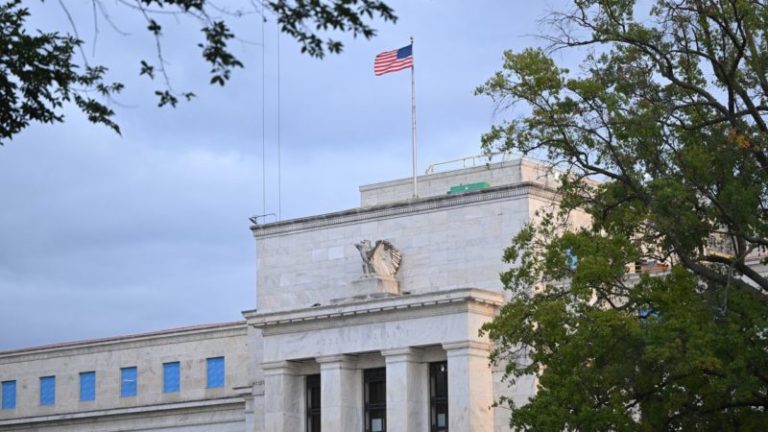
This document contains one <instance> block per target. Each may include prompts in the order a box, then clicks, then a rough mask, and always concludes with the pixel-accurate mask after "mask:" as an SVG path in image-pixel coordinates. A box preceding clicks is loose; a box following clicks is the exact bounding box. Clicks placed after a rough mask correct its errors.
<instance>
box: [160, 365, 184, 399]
mask: <svg viewBox="0 0 768 432" xmlns="http://www.w3.org/2000/svg"><path fill="white" fill-rule="evenodd" d="M179 370H180V365H179V362H170V363H163V393H177V392H178V391H179V388H180V387H181V381H180V379H179Z"/></svg>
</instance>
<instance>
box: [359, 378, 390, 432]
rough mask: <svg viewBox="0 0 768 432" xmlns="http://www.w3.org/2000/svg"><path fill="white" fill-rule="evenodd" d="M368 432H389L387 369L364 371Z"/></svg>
mask: <svg viewBox="0 0 768 432" xmlns="http://www.w3.org/2000/svg"><path fill="white" fill-rule="evenodd" d="M363 384H364V389H365V390H364V402H365V406H364V409H365V411H364V414H365V431H366V432H385V431H386V430H387V369H386V368H376V369H366V370H364V371H363Z"/></svg>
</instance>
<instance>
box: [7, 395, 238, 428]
mask: <svg viewBox="0 0 768 432" xmlns="http://www.w3.org/2000/svg"><path fill="white" fill-rule="evenodd" d="M179 405H181V406H178V407H174V406H166V407H156V406H152V407H143V408H135V409H133V410H131V412H125V411H124V410H123V411H121V410H107V411H98V412H92V413H80V414H78V415H55V416H49V417H44V418H41V417H37V418H30V419H17V420H16V421H14V422H5V423H6V424H5V425H0V431H2V432H17V431H18V432H21V431H24V432H31V431H35V432H37V431H40V432H48V431H51V432H53V431H56V432H118V431H121V432H122V431H125V432H132V431H160V430H162V431H168V432H245V431H246V419H245V403H244V402H242V400H236V399H235V400H227V401H204V402H203V403H200V404H179ZM190 405H192V406H190ZM195 405H196V406H195ZM9 423H10V424H9Z"/></svg>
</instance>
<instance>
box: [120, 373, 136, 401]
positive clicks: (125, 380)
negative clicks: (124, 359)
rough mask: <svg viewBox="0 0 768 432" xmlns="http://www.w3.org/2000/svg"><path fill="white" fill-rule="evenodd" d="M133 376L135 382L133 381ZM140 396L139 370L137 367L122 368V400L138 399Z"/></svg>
mask: <svg viewBox="0 0 768 432" xmlns="http://www.w3.org/2000/svg"><path fill="white" fill-rule="evenodd" d="M131 374H133V380H131V379H130V378H131V376H130V375H131ZM138 394H139V369H138V368H137V367H136V366H128V367H124V368H120V398H121V399H123V398H131V397H136V396H138Z"/></svg>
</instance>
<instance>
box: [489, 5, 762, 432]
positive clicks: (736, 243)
mask: <svg viewBox="0 0 768 432" xmlns="http://www.w3.org/2000/svg"><path fill="white" fill-rule="evenodd" d="M650 3H651V2H648V1H641V2H635V1H633V0H574V1H573V5H572V8H571V9H570V10H569V11H568V12H562V13H556V14H554V15H553V16H552V17H551V22H552V23H554V26H553V33H552V34H551V35H550V36H548V37H547V39H548V40H549V41H550V42H551V47H550V50H542V49H527V50H525V51H523V52H518V53H514V52H506V53H505V54H504V64H503V70H502V71H500V72H498V73H497V74H496V75H495V76H494V77H492V78H491V79H489V80H488V81H487V82H486V83H485V84H484V85H483V86H481V87H479V88H478V90H477V92H478V93H479V94H484V95H488V96H490V97H491V98H493V100H494V101H496V102H497V103H498V104H500V105H501V106H504V107H509V106H512V105H514V104H516V103H520V104H524V105H525V107H526V111H525V112H526V114H524V115H520V116H518V117H515V118H513V119H511V120H509V121H507V122H505V123H503V124H501V125H498V126H496V127H494V128H493V129H492V130H491V132H489V133H488V134H487V135H486V136H485V137H484V141H483V143H484V146H485V147H486V148H488V149H495V148H500V149H507V150H509V149H515V150H518V151H521V152H523V153H525V154H531V153H532V154H534V155H539V156H542V155H543V156H545V157H546V158H547V159H549V160H550V161H552V163H553V164H555V165H557V166H558V167H560V168H561V169H563V170H565V171H566V172H567V174H566V175H564V176H563V177H562V185H561V187H560V189H559V191H558V196H559V200H560V205H559V209H556V210H551V211H547V212H542V214H541V217H540V218H539V219H538V220H537V222H535V223H533V224H531V225H530V226H528V227H527V228H525V229H524V230H523V231H522V232H521V233H520V234H519V235H517V236H516V237H515V239H514V241H513V244H512V246H511V247H510V248H509V249H508V250H507V251H506V253H505V260H506V261H507V262H508V263H510V264H514V266H513V267H512V269H511V270H509V271H508V272H507V273H505V274H504V275H503V277H502V279H503V281H504V283H505V286H506V287H507V289H509V290H510V291H511V292H512V296H511V297H512V300H511V301H510V302H509V303H508V304H506V305H505V306H504V307H503V308H502V311H501V313H500V315H499V316H498V317H497V318H496V319H495V320H494V321H493V322H492V323H490V324H489V325H487V326H486V327H485V331H486V332H487V333H488V334H489V335H490V337H491V338H492V339H493V340H495V341H496V343H497V346H498V349H497V350H496V351H495V352H494V355H493V357H494V360H496V361H501V362H506V364H507V369H506V370H507V373H508V378H509V379H510V380H511V381H514V380H515V379H517V378H519V377H521V376H523V375H530V374H533V375H536V376H537V378H538V385H539V387H538V392H537V394H536V395H535V396H534V397H533V398H532V399H531V401H530V403H528V404H527V405H523V406H513V408H514V409H513V410H512V414H511V420H510V421H511V425H512V426H513V427H514V428H516V429H520V430H558V431H559V430H615V431H620V430H648V431H656V430H713V431H720V430H761V429H762V428H764V426H765V424H768V413H767V411H766V408H768V354H767V353H768V296H767V294H768V279H766V277H765V264H766V260H765V257H766V247H767V246H768V217H767V216H768V213H767V212H768V208H767V207H766V205H768V194H767V192H768V190H767V188H768V153H767V152H768V125H766V113H768V34H767V33H766V32H768V6H766V4H765V3H764V2H762V1H756V0H656V1H655V2H653V4H650ZM649 6H651V8H650V9H648V7H649ZM552 50H569V51H570V52H574V53H585V54H584V58H583V62H582V64H581V68H580V71H579V72H578V73H574V72H571V71H569V70H567V69H565V68H562V67H559V66H558V65H557V64H556V62H555V61H554V60H553V59H552V57H551V56H550V54H551V52H552ZM592 180H596V181H592ZM580 211H583V212H586V213H587V214H588V215H589V216H590V217H591V221H592V223H591V225H590V226H589V227H581V228H578V227H576V228H575V229H570V230H567V229H565V224H566V223H567V218H568V216H569V215H572V214H573V212H580ZM635 263H639V264H638V265H640V266H641V267H640V268H642V269H645V270H647V271H646V272H643V271H641V272H639V273H638V274H629V273H628V270H629V269H631V268H636V266H635ZM658 269H667V271H663V272H655V271H656V270H658Z"/></svg>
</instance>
